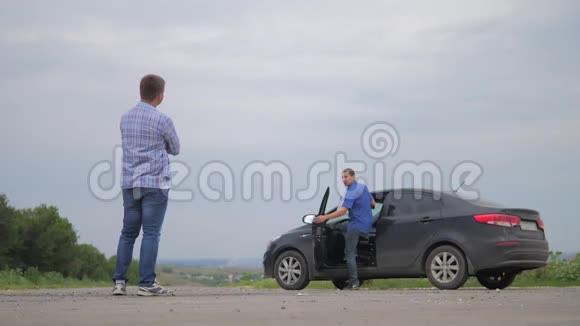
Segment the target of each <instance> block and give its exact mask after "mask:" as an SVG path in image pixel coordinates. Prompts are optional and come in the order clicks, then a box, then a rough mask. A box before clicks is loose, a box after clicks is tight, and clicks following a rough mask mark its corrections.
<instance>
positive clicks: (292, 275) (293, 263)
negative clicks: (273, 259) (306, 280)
mask: <svg viewBox="0 0 580 326" xmlns="http://www.w3.org/2000/svg"><path fill="white" fill-rule="evenodd" d="M301 275H302V266H301V265H300V262H299V261H298V259H296V258H295V257H291V256H290V257H286V258H284V259H282V261H281V262H280V264H279V265H278V276H279V278H280V280H282V282H284V284H287V285H292V284H295V283H296V282H298V280H299V279H300V276H301Z"/></svg>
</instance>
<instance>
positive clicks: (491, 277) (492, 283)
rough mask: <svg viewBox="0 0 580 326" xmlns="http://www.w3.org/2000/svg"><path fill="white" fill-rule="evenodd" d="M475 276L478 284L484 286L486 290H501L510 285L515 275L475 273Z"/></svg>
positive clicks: (506, 273)
mask: <svg viewBox="0 0 580 326" xmlns="http://www.w3.org/2000/svg"><path fill="white" fill-rule="evenodd" d="M476 276H477V280H478V281H479V284H481V285H483V286H485V287H486V288H488V289H490V290H495V289H500V290H503V289H505V288H507V287H508V286H510V285H512V283H513V282H514V281H515V279H516V276H517V274H516V273H508V272H487V273H486V272H484V273H477V275H476Z"/></svg>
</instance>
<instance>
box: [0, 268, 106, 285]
mask: <svg viewBox="0 0 580 326" xmlns="http://www.w3.org/2000/svg"><path fill="white" fill-rule="evenodd" d="M106 286H111V282H110V281H108V282H107V281H94V280H78V279H75V278H67V277H63V276H62V275H61V274H58V273H43V274H40V273H38V274H36V273H34V274H33V275H32V274H29V275H23V274H22V273H19V272H17V271H14V270H9V271H0V290H26V289H63V288H94V287H106Z"/></svg>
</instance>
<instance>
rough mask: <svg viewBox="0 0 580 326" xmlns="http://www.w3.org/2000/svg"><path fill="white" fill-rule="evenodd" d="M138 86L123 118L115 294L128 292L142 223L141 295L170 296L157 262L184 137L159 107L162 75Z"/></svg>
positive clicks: (146, 80)
mask: <svg viewBox="0 0 580 326" xmlns="http://www.w3.org/2000/svg"><path fill="white" fill-rule="evenodd" d="M139 89H140V93H141V101H140V102H139V103H137V105H136V106H135V107H134V108H132V109H131V110H129V111H128V112H127V113H125V114H123V117H122V118H121V138H122V143H123V170H122V173H121V188H122V189H123V207H124V211H125V212H124V218H123V230H122V231H121V236H120V238H119V244H118V246H117V266H116V270H115V275H113V281H114V282H115V288H114V289H113V294H114V295H124V294H127V291H126V285H127V271H128V270H129V265H130V264H131V260H132V256H133V245H134V244H135V239H136V238H137V236H138V235H139V231H140V230H141V227H143V239H142V241H141V253H140V256H139V278H140V279H139V292H137V294H138V295H141V296H155V295H167V294H172V292H171V291H169V290H167V289H165V288H163V287H162V286H160V285H159V284H158V283H157V280H156V279H155V277H156V275H155V264H156V262H157V252H158V249H159V236H160V233H161V226H162V224H163V219H164V217H165V211H166V209H167V201H168V196H169V188H170V186H171V171H170V168H169V155H177V154H179V147H180V146H179V138H178V137H177V133H176V132H175V127H174V126H173V121H172V120H171V118H169V117H168V116H167V115H166V114H164V113H163V112H161V111H159V110H158V109H157V106H158V105H159V104H161V102H162V101H163V93H164V91H165V81H164V80H163V78H161V77H159V76H157V75H147V76H145V77H143V79H141V84H140V86H139Z"/></svg>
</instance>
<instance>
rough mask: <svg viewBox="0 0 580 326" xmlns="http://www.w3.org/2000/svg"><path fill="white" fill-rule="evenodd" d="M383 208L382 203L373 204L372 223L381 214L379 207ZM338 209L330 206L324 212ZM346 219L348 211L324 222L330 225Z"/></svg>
mask: <svg viewBox="0 0 580 326" xmlns="http://www.w3.org/2000/svg"><path fill="white" fill-rule="evenodd" d="M382 208H383V204H382V203H376V204H375V208H373V210H372V213H373V223H374V222H375V221H376V220H377V219H378V218H379V215H380V214H381V209H382ZM337 209H338V207H336V206H335V207H333V208H331V209H330V210H329V211H328V212H326V214H329V213H331V212H334V211H336V210H337ZM346 220H348V213H347V214H344V215H342V216H339V217H336V218H333V219H332V220H329V221H328V222H326V223H327V224H330V225H334V224H337V223H340V222H343V221H346Z"/></svg>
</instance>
